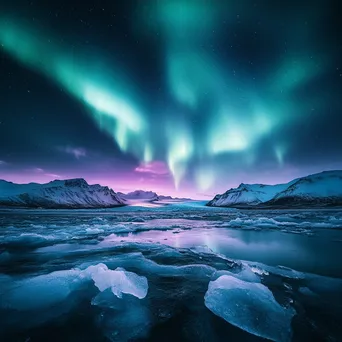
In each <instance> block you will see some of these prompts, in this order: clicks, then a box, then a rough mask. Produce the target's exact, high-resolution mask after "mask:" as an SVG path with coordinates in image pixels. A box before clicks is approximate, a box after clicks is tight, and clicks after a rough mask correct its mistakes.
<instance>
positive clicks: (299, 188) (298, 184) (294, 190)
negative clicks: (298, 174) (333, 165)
mask: <svg viewBox="0 0 342 342" xmlns="http://www.w3.org/2000/svg"><path fill="white" fill-rule="evenodd" d="M287 203H293V204H295V203H298V204H331V205H334V204H335V205H339V204H342V171H325V172H321V173H317V174H314V175H310V176H307V177H303V178H299V179H297V180H296V181H295V182H294V183H293V184H291V185H290V186H288V187H287V188H286V189H285V190H283V191H281V192H279V193H278V194H277V195H276V196H274V198H273V199H272V200H271V201H270V204H287Z"/></svg>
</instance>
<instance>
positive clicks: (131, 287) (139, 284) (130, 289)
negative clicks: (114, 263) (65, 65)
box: [84, 264, 148, 299]
mask: <svg viewBox="0 0 342 342" xmlns="http://www.w3.org/2000/svg"><path fill="white" fill-rule="evenodd" d="M84 273H85V274H86V275H90V277H91V278H92V279H93V280H94V283H95V286H96V287H97V288H98V289H99V290H100V291H101V292H103V291H105V290H106V289H108V288H110V289H111V290H112V292H113V294H115V295H116V296H117V297H118V298H121V297H122V294H123V293H126V294H131V295H132V296H135V297H137V298H139V299H142V298H145V297H146V295H147V290H148V283H147V279H146V277H142V276H138V275H137V274H135V273H133V272H127V271H126V270H125V269H123V268H117V269H116V270H114V271H113V270H110V269H108V267H107V266H106V265H105V264H98V265H95V266H89V267H88V268H87V269H86V270H85V271H84Z"/></svg>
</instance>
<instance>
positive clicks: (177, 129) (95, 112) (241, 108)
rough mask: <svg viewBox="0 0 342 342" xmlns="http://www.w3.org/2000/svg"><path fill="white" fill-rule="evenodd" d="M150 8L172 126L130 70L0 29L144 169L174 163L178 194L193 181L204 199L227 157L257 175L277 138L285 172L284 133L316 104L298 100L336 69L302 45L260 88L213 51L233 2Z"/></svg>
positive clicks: (15, 26)
mask: <svg viewBox="0 0 342 342" xmlns="http://www.w3.org/2000/svg"><path fill="white" fill-rule="evenodd" d="M141 6H143V8H142V10H141V11H140V12H139V13H140V18H139V21H138V23H135V25H138V26H139V28H140V29H141V30H140V31H141V32H139V33H138V34H140V35H141V36H144V37H149V36H152V35H154V34H155V32H160V33H161V35H162V39H163V42H164V44H163V46H164V49H165V51H164V57H165V58H164V65H165V75H166V80H165V82H166V86H167V88H168V90H169V94H170V97H171V98H172V99H173V101H174V104H175V106H174V108H178V109H174V110H173V112H172V113H171V115H168V116H166V115H165V114H164V115H163V114H157V113H148V110H146V108H144V106H143V105H142V102H141V101H140V96H139V89H137V86H136V85H133V84H132V77H129V71H128V70H122V69H120V70H115V65H114V66H113V65H112V64H111V65H105V63H102V64H101V63H100V62H99V61H101V58H99V56H96V58H92V57H91V56H89V54H87V53H86V51H75V52H74V54H73V55H71V54H70V49H68V48H67V47H66V46H65V44H62V43H60V42H59V43H54V40H53V39H52V38H51V36H50V35H49V36H47V35H44V33H42V32H41V31H38V30H36V29H35V28H34V27H31V25H29V26H28V25H25V24H23V23H22V22H20V21H18V20H16V19H13V18H2V19H0V43H1V47H2V49H4V50H5V51H6V52H7V53H8V54H9V55H11V56H12V57H13V58H15V59H16V60H18V61H19V62H20V63H22V64H23V65H25V66H27V67H28V68H31V69H34V70H35V71H37V72H39V73H42V74H44V75H45V76H46V77H48V78H49V79H51V80H52V81H54V82H55V83H56V84H58V85H59V86H60V87H62V88H63V89H64V90H66V91H67V92H68V93H69V94H70V95H72V96H73V97H75V98H76V99H78V100H79V101H81V102H82V103H83V104H84V105H85V106H86V107H87V108H88V109H89V113H90V115H91V117H92V118H93V120H94V122H95V123H96V124H97V125H98V127H99V128H100V129H101V130H103V131H105V132H106V133H107V134H109V135H110V136H111V137H113V139H114V140H115V142H116V143H117V145H118V146H119V148H120V149H121V151H122V152H123V153H129V154H131V155H133V156H135V157H136V158H137V159H138V160H139V162H142V163H144V162H145V163H147V162H150V161H152V160H155V159H158V160H159V159H164V161H165V162H166V163H167V164H168V166H169V169H170V171H171V172H172V174H173V177H174V181H175V186H176V187H179V186H180V184H181V182H182V180H183V179H184V178H185V177H186V176H187V174H188V173H193V176H194V179H195V182H196V184H197V187H198V189H201V190H207V189H209V188H210V187H211V186H212V185H213V184H214V182H215V180H216V178H217V177H218V175H219V174H220V170H219V169H220V168H219V167H217V165H216V164H217V160H218V159H220V158H222V155H224V156H227V157H229V156H231V155H233V156H234V157H236V156H238V158H239V160H240V164H241V163H245V164H246V165H252V164H253V163H255V161H256V160H257V157H256V155H257V148H258V144H259V143H261V142H262V141H263V139H265V138H267V137H272V139H271V140H272V147H271V148H272V149H273V156H274V161H275V162H276V163H278V164H279V165H282V164H283V163H284V159H285V156H286V151H287V149H288V148H289V142H288V141H284V139H282V140H281V139H279V141H278V140H277V138H275V137H276V136H277V134H276V132H277V130H280V129H281V128H282V127H283V126H284V125H288V124H289V123H291V122H294V121H298V120H304V115H302V114H301V113H304V112H307V111H308V106H309V104H308V103H306V102H305V101H302V102H301V103H298V101H297V102H296V101H294V100H293V94H294V92H295V91H296V89H297V88H298V87H299V86H302V85H303V84H306V83H307V82H309V81H310V80H311V79H313V78H314V77H316V76H317V75H319V73H320V72H321V71H322V70H323V68H324V65H325V63H326V61H324V59H323V58H322V57H319V62H317V58H318V57H317V54H316V55H315V59H313V58H312V55H313V54H314V51H306V50H305V51H304V50H303V49H298V46H297V44H293V51H296V53H292V54H291V49H290V46H289V53H288V57H287V58H286V59H283V60H281V61H277V62H276V63H274V65H272V66H270V69H271V72H270V73H268V75H272V77H267V76H266V77H265V78H264V79H263V80H262V81H259V82H258V86H257V87H256V86H255V84H254V83H253V82H252V81H251V80H250V77H249V75H244V74H243V73H242V72H240V74H239V75H235V70H234V68H235V66H234V64H233V62H232V67H231V68H229V67H228V66H229V63H230V61H229V60H228V61H227V60H226V61H224V62H223V61H222V60H220V59H219V58H218V57H217V54H216V53H215V51H214V49H210V48H208V47H209V46H211V44H212V42H215V36H216V35H218V34H219V32H220V30H222V29H223V28H222V27H221V26H220V24H219V23H221V22H222V21H223V20H227V21H228V22H229V21H232V22H233V19H232V18H229V17H228V18H223V15H224V13H229V12H230V11H229V6H233V5H231V4H229V2H227V3H224V2H223V1H220V2H216V1H204V0H203V1H202V0H196V1H192V0H188V1H186V0H173V1H171V0H163V1H153V0H151V1H149V3H148V6H146V5H143V4H142V5H141ZM234 6H235V5H234ZM151 18H152V19H151ZM233 25H234V24H233V23H231V24H229V23H228V26H225V29H227V27H228V28H229V27H231V28H232V27H233ZM289 45H290V44H289ZM232 70H233V71H232ZM236 72H239V71H236ZM179 108H180V109H179ZM156 117H157V118H158V120H156ZM170 117H171V119H170ZM156 121H158V123H159V125H160V124H161V126H158V128H157V126H156ZM160 127H162V130H160ZM161 142H162V143H161ZM190 165H196V167H195V168H193V169H191V167H190Z"/></svg>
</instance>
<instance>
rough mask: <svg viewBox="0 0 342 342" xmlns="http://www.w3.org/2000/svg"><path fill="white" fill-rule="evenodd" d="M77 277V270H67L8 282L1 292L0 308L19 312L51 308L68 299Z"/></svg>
mask: <svg viewBox="0 0 342 342" xmlns="http://www.w3.org/2000/svg"><path fill="white" fill-rule="evenodd" d="M78 276H79V271H78V270H67V271H57V272H52V273H50V274H46V275H40V276H37V277H33V278H28V279H24V280H19V281H16V282H11V283H9V282H8V283H7V286H4V287H2V290H1V296H2V297H3V300H2V303H1V306H2V307H5V308H8V309H15V310H21V311H27V310H37V309H44V308H48V307H51V306H53V305H55V304H57V303H59V302H61V301H63V300H65V299H66V298H67V297H68V295H69V294H70V293H71V291H72V290H73V289H74V287H75V285H76V283H77V280H78Z"/></svg>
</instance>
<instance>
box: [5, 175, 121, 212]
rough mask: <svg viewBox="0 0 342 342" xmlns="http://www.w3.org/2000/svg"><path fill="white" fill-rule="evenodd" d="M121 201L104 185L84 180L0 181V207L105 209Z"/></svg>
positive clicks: (117, 204)
mask: <svg viewBox="0 0 342 342" xmlns="http://www.w3.org/2000/svg"><path fill="white" fill-rule="evenodd" d="M124 204H125V203H124V201H123V200H122V199H121V198H120V197H119V196H117V194H116V193H115V192H114V191H113V190H112V189H110V188H108V187H107V186H101V185H99V184H95V185H89V184H88V183H87V182H86V181H85V180H84V179H82V178H76V179H67V180H55V181H52V182H49V183H46V184H38V183H29V184H15V183H12V182H7V181H4V180H0V206H9V207H31V208H39V207H41V208H77V209H81V208H108V207H115V206H120V205H124Z"/></svg>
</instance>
